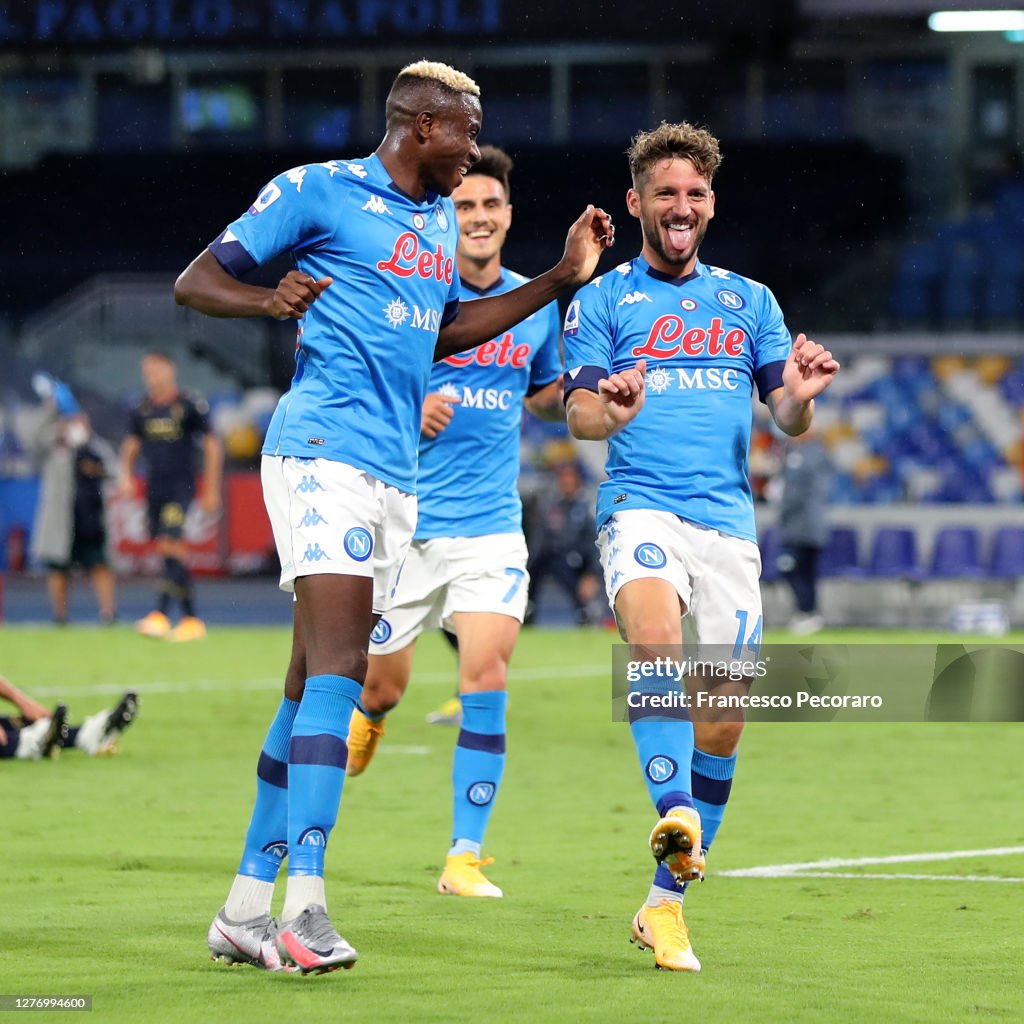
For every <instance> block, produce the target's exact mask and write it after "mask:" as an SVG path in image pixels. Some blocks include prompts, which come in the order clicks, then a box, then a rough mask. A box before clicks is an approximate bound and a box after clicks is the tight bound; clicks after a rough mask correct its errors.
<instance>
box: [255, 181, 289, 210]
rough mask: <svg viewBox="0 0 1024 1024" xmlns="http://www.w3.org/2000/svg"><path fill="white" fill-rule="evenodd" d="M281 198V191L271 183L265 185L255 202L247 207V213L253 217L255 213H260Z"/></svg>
mask: <svg viewBox="0 0 1024 1024" xmlns="http://www.w3.org/2000/svg"><path fill="white" fill-rule="evenodd" d="M280 198H281V189H280V188H278V186H277V185H276V184H275V183H274V182H271V183H270V184H269V185H267V186H266V187H265V188H264V189H263V191H262V192H261V193H260V194H259V195H258V196H257V197H256V202H254V203H253V204H252V206H250V207H249V212H250V213H251V214H252V215H253V216H255V215H256V214H257V213H262V212H263V211H264V210H265V209H266V208H267V207H268V206H269V205H270V204H271V203H275V202H277V200H278V199H280Z"/></svg>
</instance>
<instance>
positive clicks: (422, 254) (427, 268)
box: [377, 214, 455, 284]
mask: <svg viewBox="0 0 1024 1024" xmlns="http://www.w3.org/2000/svg"><path fill="white" fill-rule="evenodd" d="M416 216H417V217H419V216H420V215H419V214H416ZM415 219H416V218H415V217H414V218H413V221H414V222H415ZM420 219H421V220H422V219H423V218H422V217H421V218H420ZM377 269H378V270H379V271H381V272H382V273H385V274H394V275H395V276H396V277H401V278H406V277H412V276H413V274H418V275H419V276H420V277H422V278H424V279H426V280H430V278H434V280H435V281H444V282H445V284H451V283H452V278H453V276H454V274H455V262H454V260H452V258H451V257H450V256H445V254H444V249H442V248H441V245H440V244H438V245H437V247H436V248H435V249H434V251H433V252H430V251H429V250H427V249H423V250H421V249H420V240H419V238H418V237H417V235H416V233H415V232H414V231H403V232H402V234H400V235H399V236H398V238H397V239H396V240H395V247H394V249H393V250H392V251H391V255H390V257H388V259H386V260H380V261H379V262H378V263H377Z"/></svg>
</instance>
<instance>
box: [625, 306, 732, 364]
mask: <svg viewBox="0 0 1024 1024" xmlns="http://www.w3.org/2000/svg"><path fill="white" fill-rule="evenodd" d="M746 340H747V334H746V331H744V330H742V329H741V328H739V327H734V328H732V329H731V330H730V331H728V332H727V331H726V329H725V324H724V323H723V322H722V318H721V317H720V316H716V317H712V319H711V325H710V327H709V328H708V329H706V330H705V328H703V327H691V328H690V329H689V330H687V329H686V323H685V322H684V321H683V318H682V317H681V316H677V315H676V314H675V313H669V314H668V315H667V316H659V317H658V319H657V320H655V321H654V323H653V324H652V325H651V330H650V333H649V334H648V335H647V340H646V341H645V342H644V343H643V344H642V345H635V346H634V347H633V350H632V351H633V355H634V356H635V357H636V358H637V359H641V358H645V357H646V358H650V359H671V358H673V356H677V355H679V354H680V353H682V354H683V355H684V356H702V355H709V356H720V355H723V354H724V355H727V356H741V355H743V346H744V344H745V342H746Z"/></svg>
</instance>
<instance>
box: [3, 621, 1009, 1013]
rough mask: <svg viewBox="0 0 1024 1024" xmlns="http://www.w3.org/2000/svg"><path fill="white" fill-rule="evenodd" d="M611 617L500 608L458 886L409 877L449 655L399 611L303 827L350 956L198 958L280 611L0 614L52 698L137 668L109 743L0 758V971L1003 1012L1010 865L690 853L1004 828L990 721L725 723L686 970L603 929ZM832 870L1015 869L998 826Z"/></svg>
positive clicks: (225, 1002)
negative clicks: (388, 682)
mask: <svg viewBox="0 0 1024 1024" xmlns="http://www.w3.org/2000/svg"><path fill="white" fill-rule="evenodd" d="M840 636H841V638H842V639H843V640H850V639H853V637H852V635H851V634H841V635H838V636H832V637H831V638H832V639H839V637H840ZM858 638H859V639H862V640H872V641H874V642H886V641H892V642H899V641H904V642H905V641H909V640H915V639H927V637H922V636H918V635H916V634H915V635H909V636H908V635H906V634H883V635H878V634H874V635H872V634H860V635H859V636H858ZM771 639H780V637H779V636H775V637H772V638H771ZM611 641H612V637H611V634H608V633H602V632H555V631H550V632H548V631H541V630H530V631H527V632H525V633H524V635H523V638H522V640H521V642H520V645H519V648H518V650H517V652H516V657H515V660H514V663H513V677H512V683H511V692H512V697H511V702H510V720H509V760H508V768H507V771H506V775H505V781H504V784H503V787H502V790H501V792H500V794H499V796H498V800H497V803H496V807H495V812H494V816H493V819H492V824H491V828H490V831H489V834H488V842H487V846H486V849H485V853H489V854H492V855H494V856H495V857H496V858H497V862H496V863H495V864H494V866H493V867H492V868H491V869H489V875H490V877H491V878H492V879H493V880H494V882H496V883H497V884H498V885H500V886H502V887H503V888H504V890H505V894H506V896H505V899H504V900H502V901H479V902H477V901H469V900H459V899H453V898H444V897H441V896H439V895H438V894H437V893H436V891H435V884H436V881H437V876H438V874H439V871H440V868H441V866H442V864H443V860H444V854H445V849H446V846H447V841H448V829H449V825H450V792H449V781H448V779H449V770H450V759H451V748H452V744H453V742H454V739H455V731H454V730H453V729H451V728H448V727H438V726H429V725H427V724H425V722H424V714H425V712H427V711H428V710H430V709H431V708H432V707H434V706H435V705H436V704H438V703H439V702H440V701H441V700H442V699H443V698H444V697H446V696H448V695H449V693H450V691H451V688H452V682H451V680H452V678H453V675H452V670H453V664H454V659H453V657H452V655H451V652H450V651H448V649H447V648H446V647H445V645H444V644H443V641H440V640H438V639H437V638H435V637H427V638H425V639H424V640H423V641H422V642H421V645H420V650H419V652H418V659H417V675H416V677H415V678H414V680H413V685H412V686H411V688H410V691H409V694H408V697H407V700H406V702H405V703H404V704H403V706H402V707H401V708H400V709H399V711H398V712H396V714H395V715H394V716H393V717H392V720H391V724H390V725H389V728H388V735H387V738H386V739H385V741H384V746H383V748H382V752H381V753H380V754H379V755H378V758H377V760H376V762H375V763H374V764H373V765H372V767H371V768H370V770H369V771H368V772H367V774H366V775H364V776H363V777H361V778H359V779H355V780H352V781H350V782H349V783H347V785H346V787H345V796H344V800H343V802H342V810H341V817H340V820H339V825H338V827H337V829H336V830H335V832H334V835H333V837H332V839H331V844H330V848H329V851H328V879H327V891H328V900H329V904H330V910H331V914H332V917H333V918H334V920H335V922H336V924H337V925H338V926H339V929H340V930H341V932H342V934H344V935H345V936H346V937H347V938H348V939H349V940H350V941H351V942H352V943H353V944H354V945H355V946H356V948H357V949H358V950H359V951H360V954H361V958H360V961H359V963H358V964H357V965H356V967H355V969H354V970H352V971H347V972H341V971H339V972H336V973H333V974H329V975H325V976H322V977H308V978H303V977H300V976H295V975H284V974H275V975H271V974H266V973H264V972H261V971H257V970H255V969H253V968H249V967H238V968H228V967H226V966H224V965H222V964H214V963H211V962H210V961H209V959H208V957H207V951H206V946H205V935H206V929H207V926H208V924H209V922H210V919H211V917H212V915H213V914H214V912H215V911H216V910H217V908H218V907H219V906H220V905H221V903H222V902H223V899H224V896H225V894H226V892H227V888H228V885H229V883H230V880H231V877H232V875H233V873H234V870H235V868H236V866H237V862H238V858H239V855H240V852H241V844H242V837H243V832H244V829H245V826H246V823H247V821H248V815H249V810H250V804H251V799H252V794H253V791H254V771H255V762H256V757H257V752H258V749H259V745H260V743H261V741H262V738H263V735H264V732H265V729H266V726H267V724H268V721H269V719H270V716H271V715H272V713H273V711H274V709H275V707H276V704H277V700H278V693H279V689H280V684H279V675H280V673H281V672H282V671H283V668H284V665H285V662H286V656H287V647H288V634H287V633H286V631H285V630H274V629H258V630H257V629H249V630H246V629H215V630H212V631H211V634H210V636H209V637H208V638H207V639H206V640H205V641H203V642H202V643H197V644H191V645H183V646H180V647H175V646H170V645H166V644H160V643H154V642H150V641H145V640H142V639H140V638H137V637H135V636H134V635H133V634H131V633H130V632H129V631H128V630H127V629H113V630H108V631H100V630H67V631H61V632H54V631H51V630H42V629H40V630H30V629H24V630H17V629H6V630H3V631H0V671H2V672H3V673H4V674H5V675H7V676H9V677H10V679H11V680H12V681H14V682H15V683H17V684H19V685H20V686H22V687H23V688H24V689H26V690H28V691H30V692H33V693H35V694H45V695H46V698H45V699H46V700H47V701H49V700H51V699H52V698H54V697H56V696H60V697H62V698H64V699H66V700H67V702H68V703H69V705H70V706H71V709H72V713H73V714H72V717H73V718H80V717H82V716H83V715H85V714H89V713H91V712H92V711H94V710H97V709H98V708H100V707H103V706H105V705H109V704H110V703H112V701H113V698H114V697H115V696H116V694H117V693H119V692H120V691H121V690H122V689H124V688H126V687H135V688H137V689H138V690H139V692H140V693H141V695H142V712H141V715H140V718H139V721H138V723H137V724H136V725H135V726H133V728H132V730H131V731H130V732H129V734H128V735H127V736H126V738H125V741H124V743H123V749H122V752H121V753H120V754H119V755H118V756H117V757H114V758H107V759H89V758H87V757H85V756H84V755H82V754H80V753H78V752H65V754H64V756H63V757H62V758H60V759H59V760H58V761H55V762H46V763H25V762H12V761H7V762H4V763H3V765H2V766H0V793H2V796H0V807H2V817H0V820H2V825H3V838H2V842H0V850H2V852H3V888H2V891H3V901H2V913H0V994H6V995H15V994H35V995H40V994H69V995H72V994H73V995H82V994H90V995H92V996H93V999H94V1001H93V1006H94V1009H93V1015H92V1017H91V1019H93V1020H104V1021H106V1020H124V1021H129V1020H130V1021H146V1022H148V1021H174V1022H181V1021H219V1022H229V1021H230V1022H234V1021H252V1022H262V1021H300V1020H301V1021H316V1020H342V1021H359V1022H365V1024H369V1022H373V1021H402V1022H405V1021H414V1022H420V1021H446V1022H447V1021H474V1022H480V1024H490V1022H495V1021H498V1022H500V1021H530V1022H533V1021H539V1022H543V1021H549V1020H550V1021H559V1022H565V1021H577V1020H580V1021H583V1020H586V1021H588V1022H594V1021H631V1022H646V1021H661V1020H673V1021H674V1020H695V1021H702V1022H709V1024H710V1022H754V1021H757V1022H762V1021H769V1022H774V1021H779V1022H804V1021H806V1022H814V1024H819V1022H845V1021H851V1022H852V1021H856V1022H857V1024H863V1022H864V1021H880V1022H890V1021H901V1022H902V1021H908V1022H909V1021H919V1022H922V1024H934V1022H941V1021H974V1020H989V1019H992V1020H1005V1021H1015V1020H1021V1019H1024V986H1022V985H1021V980H1020V978H1021V975H1020V967H1021V963H1022V962H1024V961H1022V958H1024V953H1022V946H1021V922H1022V917H1021V889H1022V887H1021V885H1020V884H1017V883H1000V882H984V881H968V880H966V879H965V880H963V881H929V880H920V879H915V878H909V877H908V878H906V879H903V878H897V879H870V878H860V877H855V878H839V877H829V878H811V877H804V878H800V877H763V878H750V877H746V878H742V877H740V878H737V877H725V876H723V875H722V874H721V872H723V871H729V870H736V869H742V868H749V867H754V866H758V865H772V864H783V863H793V862H807V861H817V860H823V859H827V858H850V859H852V858H859V857H877V856H884V855H897V854H926V853H936V852H944V851H956V850H976V849H989V848H1003V847H1015V846H1024V814H1022V813H1021V808H1022V804H1021V790H1022V785H1021V784H1022V769H1021V757H1020V749H1021V738H1022V730H1021V727H1020V726H1018V725H991V724H973V725H959V724H952V725H950V724H920V725H913V724H909V725H908V724H903V725H884V724H847V725H839V724H807V723H803V724H785V725H781V724H771V725H767V724H766V725H760V726H751V727H750V728H749V729H748V731H747V734H746V736H745V738H744V742H743V747H742V752H741V757H740V763H739V769H738V774H737V780H736V785H735V787H734V790H733V798H732V802H731V804H730V806H729V810H728V814H727V815H726V820H725V824H724V826H723V828H722V831H721V833H720V834H719V837H718V840H717V842H716V844H715V848H714V849H713V851H712V854H711V857H710V858H709V877H708V880H707V881H706V882H705V883H704V884H703V885H702V886H699V887H698V886H695V887H693V889H691V892H690V894H689V896H688V897H687V921H688V923H689V924H690V928H691V932H692V935H693V938H694V946H695V949H696V951H697V953H698V955H699V956H700V958H701V960H702V961H703V964H704V970H703V971H702V973H701V974H700V975H696V976H690V975H680V974H672V973H669V972H661V971H655V970H654V968H653V961H652V959H651V955H650V954H649V953H648V954H643V955H641V954H640V953H638V952H637V951H636V950H635V949H634V947H632V946H630V945H629V944H628V942H627V939H628V935H629V923H630V918H631V916H632V914H633V913H634V912H635V910H636V908H637V907H638V906H639V904H640V902H641V901H642V899H643V897H644V896H645V894H646V891H647V887H648V885H649V883H650V879H651V874H652V868H653V860H652V859H651V857H650V854H649V852H648V850H647V847H646V839H647V833H648V831H649V829H650V826H651V824H652V820H653V814H652V810H651V807H650V805H649V802H648V798H647V794H646V791H645V789H644V786H643V782H642V779H641V775H640V771H639V769H638V766H637V763H636V757H635V754H634V751H633V748H632V744H631V741H630V736H629V731H628V727H627V726H625V725H616V724H612V722H611V720H610V702H609V699H608V695H609V686H608V681H607V678H608V677H607V673H608V664H609V651H608V647H609V645H610V643H611ZM1016 642H1020V641H1019V640H1017V641H1016ZM844 870H845V871H847V872H848V873H852V874H857V873H873V872H889V873H893V874H907V875H912V874H937V875H956V876H967V875H973V876H985V875H999V876H1015V877H1021V876H1024V855H1011V856H1000V857H988V858H984V859H981V858H976V859H973V860H971V861H966V860H965V859H963V858H960V859H949V860H942V861H930V862H923V863H916V864H915V863H900V864H896V865H892V866H887V867H881V868H879V867H874V868H872V867H867V868H856V867H854V868H846V869H844ZM282 895H283V886H282V887H280V888H279V893H278V900H277V902H276V903H275V909H277V908H279V906H280V899H281V896H282Z"/></svg>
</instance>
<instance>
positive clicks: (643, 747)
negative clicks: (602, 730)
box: [629, 717, 693, 815]
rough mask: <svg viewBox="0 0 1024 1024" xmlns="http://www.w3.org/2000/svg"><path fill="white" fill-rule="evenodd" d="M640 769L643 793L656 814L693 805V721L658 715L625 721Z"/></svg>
mask: <svg viewBox="0 0 1024 1024" xmlns="http://www.w3.org/2000/svg"><path fill="white" fill-rule="evenodd" d="M629 729H630V732H632V734H633V743H634V744H635V745H636V752H637V756H638V757H639V758H640V767H641V768H642V769H643V773H644V781H645V782H646V783H647V792H648V793H650V795H651V802H652V803H653V804H654V806H655V807H656V808H657V810H658V814H659V815H664V814H665V812H666V811H668V810H670V809H671V808H673V807H693V797H692V795H691V792H690V760H691V758H692V757H693V723H692V722H686V721H680V720H666V719H659V718H648V717H645V718H636V719H634V720H633V721H631V722H630V723H629Z"/></svg>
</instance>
